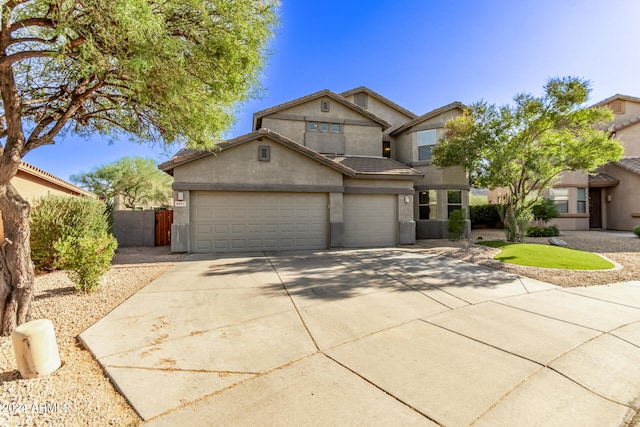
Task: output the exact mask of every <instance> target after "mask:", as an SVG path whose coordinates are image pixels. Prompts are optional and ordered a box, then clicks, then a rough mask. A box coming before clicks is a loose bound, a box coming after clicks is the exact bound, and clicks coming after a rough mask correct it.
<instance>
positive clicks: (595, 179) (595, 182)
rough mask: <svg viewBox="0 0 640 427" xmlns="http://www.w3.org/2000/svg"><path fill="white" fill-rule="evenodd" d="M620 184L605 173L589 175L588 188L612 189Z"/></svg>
mask: <svg viewBox="0 0 640 427" xmlns="http://www.w3.org/2000/svg"><path fill="white" fill-rule="evenodd" d="M618 184H620V181H619V180H617V179H615V178H614V177H612V176H611V175H608V174H606V173H602V172H601V173H597V174H595V175H589V187H613V186H616V185H618Z"/></svg>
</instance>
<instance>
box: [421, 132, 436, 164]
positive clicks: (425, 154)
mask: <svg viewBox="0 0 640 427" xmlns="http://www.w3.org/2000/svg"><path fill="white" fill-rule="evenodd" d="M437 142H438V139H437V134H436V130H435V129H430V130H421V131H420V132H418V160H431V153H432V151H433V146H434V145H436V143H437Z"/></svg>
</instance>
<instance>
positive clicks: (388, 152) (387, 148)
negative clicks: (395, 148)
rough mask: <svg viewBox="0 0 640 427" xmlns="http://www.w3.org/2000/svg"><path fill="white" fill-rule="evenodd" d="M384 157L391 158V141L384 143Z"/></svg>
mask: <svg viewBox="0 0 640 427" xmlns="http://www.w3.org/2000/svg"><path fill="white" fill-rule="evenodd" d="M382 157H391V141H382Z"/></svg>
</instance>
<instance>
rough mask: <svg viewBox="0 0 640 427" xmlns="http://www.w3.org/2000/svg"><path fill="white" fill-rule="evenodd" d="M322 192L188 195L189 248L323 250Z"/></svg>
mask: <svg viewBox="0 0 640 427" xmlns="http://www.w3.org/2000/svg"><path fill="white" fill-rule="evenodd" d="M328 211H329V209H328V200H327V195H326V194H322V193H253V192H211V191H194V192H192V193H191V252H196V253H198V252H205V253H206V252H242V251H254V250H260V251H262V250H301V249H326V248H327V242H328V235H329V218H328V216H329V212H328Z"/></svg>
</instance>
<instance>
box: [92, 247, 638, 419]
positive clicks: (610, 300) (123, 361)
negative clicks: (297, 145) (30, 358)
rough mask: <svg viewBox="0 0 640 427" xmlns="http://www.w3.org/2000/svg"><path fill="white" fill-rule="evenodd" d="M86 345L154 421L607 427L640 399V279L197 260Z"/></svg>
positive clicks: (394, 260)
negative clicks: (585, 283)
mask: <svg viewBox="0 0 640 427" xmlns="http://www.w3.org/2000/svg"><path fill="white" fill-rule="evenodd" d="M559 274H561V273H559ZM80 338H81V340H82V342H83V343H84V344H85V345H86V346H87V347H88V348H89V349H90V350H91V352H92V353H93V354H94V356H95V357H96V359H97V360H98V361H99V363H100V364H101V365H102V366H103V367H104V369H105V371H106V373H107V374H108V375H109V377H110V378H111V379H112V380H113V382H114V383H115V384H116V386H117V387H118V389H119V390H120V391H121V392H122V393H123V395H124V396H125V397H126V398H127V400H128V401H129V402H130V403H131V405H132V406H133V407H134V408H135V410H136V411H137V412H138V414H140V416H141V417H142V418H143V419H144V420H146V422H145V425H149V426H179V425H202V426H209V425H233V426H237V425H241V426H242V425H246V426H254V425H287V426H290V425H366V426H371V425H385V426H388V425H403V426H405V425H421V426H424V425H438V424H440V425H444V426H465V425H470V424H473V425H478V426H483V425H487V426H496V425H504V426H512V425H519V426H526V425H562V426H563V427H568V426H581V427H583V426H588V425H593V426H598V427H600V426H606V425H612V426H618V425H624V424H625V423H627V422H631V423H634V422H636V421H637V420H633V418H634V415H635V413H636V411H637V410H638V408H639V407H640V363H639V361H640V282H633V283H631V282H629V283H621V284H615V285H610V286H605V287H590V288H570V289H569V288H557V287H555V286H552V285H549V284H546V283H542V282H538V281H535V280H532V279H528V278H524V277H518V276H514V275H509V274H505V273H503V272H498V271H495V270H491V269H488V268H484V267H479V266H476V265H472V264H467V263H464V262H460V261H457V260H453V259H450V258H445V257H437V256H434V255H429V254H427V253H424V252H421V251H419V250H412V249H401V248H396V249H375V250H353V251H327V252H314V253H311V252H304V253H301V252H290V253H267V254H265V253H255V254H242V255H224V256H222V255H221V256H199V255H191V256H189V257H188V258H187V259H186V260H185V261H184V262H181V263H179V264H177V265H176V266H175V267H174V268H173V269H171V270H170V271H169V272H167V273H166V274H164V275H163V276H162V277H160V278H158V279H157V280H156V281H154V282H153V283H151V284H150V285H148V286H147V287H145V288H144V289H142V290H141V291H139V292H138V293H137V294H135V295H133V296H132V297H131V298H130V299H128V300H127V301H126V302H125V303H123V304H122V305H120V306H119V307H117V308H116V309H115V310H113V311H112V312H111V313H110V314H109V315H107V316H106V317H105V318H103V319H102V320H100V321H99V322H98V323H96V324H95V325H93V326H92V327H90V328H89V329H87V330H86V331H85V332H83V333H82V334H81V335H80Z"/></svg>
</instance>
